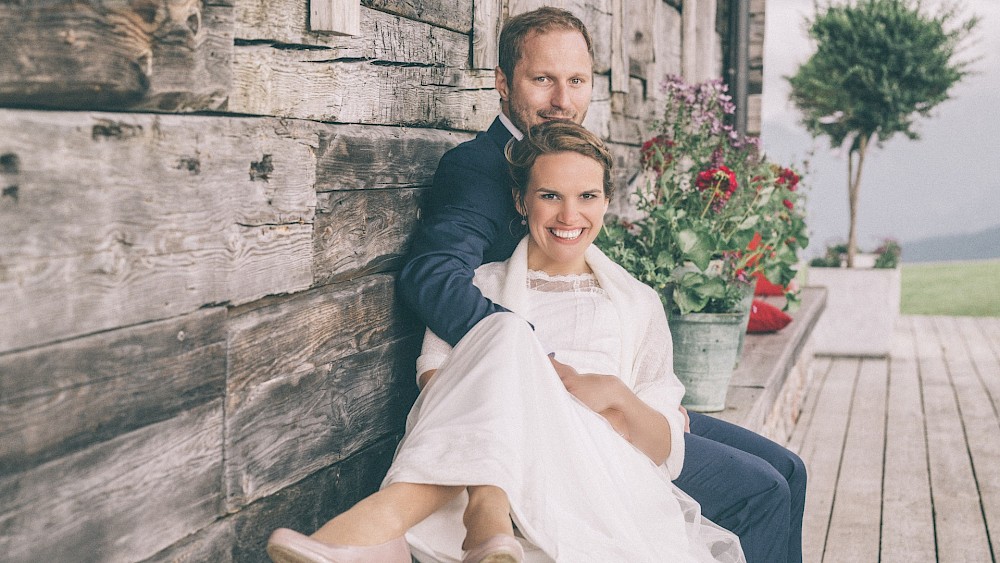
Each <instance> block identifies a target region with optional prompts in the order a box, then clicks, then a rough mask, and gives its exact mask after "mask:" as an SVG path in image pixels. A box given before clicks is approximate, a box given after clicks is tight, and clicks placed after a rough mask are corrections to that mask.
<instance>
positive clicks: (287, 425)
mask: <svg viewBox="0 0 1000 563" xmlns="http://www.w3.org/2000/svg"><path fill="white" fill-rule="evenodd" d="M421 337H422V335H421V334H419V333H416V332H415V333H413V334H411V335H410V336H407V337H404V338H403V339H401V340H398V341H395V342H390V343H386V344H383V345H381V346H378V347H376V348H373V349H371V350H367V351H365V352H361V353H358V354H355V355H352V356H349V357H346V358H343V359H340V360H336V361H334V362H330V363H328V364H324V365H319V366H317V367H316V368H314V369H312V370H310V371H308V372H300V373H295V374H290V375H285V376H277V377H274V378H272V379H270V380H268V381H267V382H266V383H265V384H262V385H258V386H256V387H254V388H253V389H252V390H250V393H248V394H246V396H245V397H244V398H243V400H242V401H241V402H240V403H239V404H238V405H236V406H235V408H231V409H230V410H229V411H228V412H227V415H226V416H227V420H226V427H227V431H226V457H227V463H226V479H227V483H228V490H229V499H228V503H229V507H230V509H231V510H233V509H236V508H237V507H238V506H240V505H243V504H246V503H248V502H252V501H254V500H256V499H259V498H261V497H264V496H267V495H270V494H273V493H275V492H277V491H279V490H281V489H282V488H284V487H286V486H288V485H290V484H292V483H295V482H297V481H299V480H301V479H302V478H304V477H306V476H308V475H310V474H312V473H314V472H316V471H319V470H321V469H322V468H324V467H326V466H328V465H332V464H334V463H338V462H340V461H342V460H344V459H347V458H348V457H350V456H351V455H353V454H354V453H356V452H358V451H360V450H362V449H363V448H365V447H366V446H368V445H369V444H371V443H373V442H375V441H377V440H378V439H380V438H383V437H385V436H387V435H395V434H399V433H401V432H402V430H403V423H404V420H405V417H406V413H407V412H408V411H409V407H410V405H411V404H412V402H413V399H414V398H415V397H416V383H415V380H414V364H415V362H416V358H417V354H418V353H419V347H420V342H421V340H422V338H421Z"/></svg>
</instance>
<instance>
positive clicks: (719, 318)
mask: <svg viewBox="0 0 1000 563" xmlns="http://www.w3.org/2000/svg"><path fill="white" fill-rule="evenodd" d="M669 324H670V336H671V338H672V339H673V343H674V373H676V374H677V378H678V379H680V380H681V383H683V384H684V387H685V389H686V392H685V394H684V400H683V401H682V404H683V405H684V406H685V407H687V408H688V409H690V410H693V411H698V412H716V411H721V410H723V409H725V408H726V391H727V390H728V388H729V380H730V379H731V378H732V376H733V366H734V365H735V364H736V351H737V349H738V348H739V341H740V333H742V332H744V331H745V330H746V321H745V320H744V318H743V313H690V314H687V315H678V316H672V317H671V318H670V319H669Z"/></svg>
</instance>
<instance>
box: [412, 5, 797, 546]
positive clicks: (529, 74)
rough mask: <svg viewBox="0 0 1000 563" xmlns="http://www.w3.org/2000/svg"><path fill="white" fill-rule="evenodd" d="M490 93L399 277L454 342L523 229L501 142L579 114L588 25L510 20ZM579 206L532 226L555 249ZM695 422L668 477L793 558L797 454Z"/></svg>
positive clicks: (748, 538) (576, 219)
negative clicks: (480, 279) (676, 470)
mask: <svg viewBox="0 0 1000 563" xmlns="http://www.w3.org/2000/svg"><path fill="white" fill-rule="evenodd" d="M496 89H497V92H498V93H499V94H500V105H501V113H500V115H499V116H497V118H496V119H495V120H494V121H493V123H492V125H490V128H489V129H488V130H487V131H484V132H482V133H480V134H479V135H478V136H477V137H476V138H475V139H473V140H471V141H468V142H466V143H462V144H461V145H459V146H457V147H455V148H454V149H452V150H451V151H449V152H448V153H446V154H445V155H444V156H443V157H442V158H441V162H440V163H439V164H438V169H437V172H436V173H435V175H434V185H433V188H432V190H431V196H430V201H429V202H428V205H427V206H426V208H425V210H424V211H425V216H424V219H423V220H422V222H421V225H420V227H419V229H418V231H417V234H416V237H415V238H414V241H413V246H412V248H411V250H410V255H409V258H408V260H407V264H406V265H405V266H404V268H403V270H402V272H401V273H400V277H399V284H398V287H399V290H400V293H401V295H402V297H403V299H404V300H405V302H406V303H407V304H408V305H409V306H410V307H412V308H413V309H414V310H415V311H416V312H417V314H418V315H419V316H420V319H421V320H422V321H423V322H424V323H425V324H426V325H427V326H428V327H429V328H430V329H431V330H432V331H433V332H434V333H435V334H437V335H438V336H439V337H441V339H443V340H445V341H446V342H448V344H450V345H452V346H455V345H456V344H457V343H458V341H459V340H461V339H462V337H463V336H465V334H466V333H467V332H468V331H469V330H470V329H471V328H472V327H473V326H475V325H476V323H478V322H479V321H480V320H482V319H483V318H485V317H486V316H488V315H491V314H493V313H496V312H500V311H506V310H507V309H505V308H504V307H503V306H502V305H503V304H500V303H494V302H492V301H490V300H488V299H486V298H485V297H484V296H483V295H482V293H481V292H480V291H479V289H477V288H476V287H475V286H474V285H473V284H472V279H473V274H474V272H475V270H476V268H478V267H479V266H480V265H482V264H484V263H488V262H498V261H502V260H506V259H507V258H509V257H510V255H511V253H512V252H513V251H514V248H515V247H516V246H517V244H518V242H520V240H521V239H522V238H523V237H524V235H525V234H526V233H527V230H526V224H525V222H523V219H522V215H521V214H520V213H518V210H517V209H516V207H515V204H514V199H513V197H512V195H511V189H510V183H509V181H508V178H509V172H508V166H507V161H506V159H505V158H504V146H505V145H506V144H507V142H508V141H509V140H510V139H511V138H512V137H513V138H516V139H518V140H520V139H521V138H522V132H523V131H528V130H529V129H530V128H531V127H532V126H533V125H536V124H538V123H541V122H543V121H545V120H551V119H565V120H571V121H574V122H576V123H582V122H583V119H584V117H585V116H586V114H587V108H588V107H589V105H590V98H591V92H592V89H593V43H592V41H591V38H590V35H589V33H588V32H587V29H586V27H585V26H584V25H583V23H582V22H581V21H580V20H579V19H578V18H576V17H575V16H573V15H572V14H570V13H569V12H566V11H564V10H560V9H556V8H541V9H538V10H534V11H532V12H526V13H524V14H520V15H517V16H515V17H513V18H511V19H510V20H509V21H508V22H507V23H506V24H505V25H504V28H503V30H502V31H501V34H500V54H499V66H498V67H497V69H496ZM557 195H558V194H557ZM540 196H542V197H548V196H547V195H546V194H540ZM544 201H545V200H544V199H542V200H539V202H533V204H535V203H540V202H544ZM543 204H544V203H543ZM581 209H582V208H566V207H562V208H561V210H557V211H554V212H553V213H552V214H551V216H549V217H547V218H546V220H547V222H545V223H544V224H543V223H538V224H535V225H532V228H533V229H543V230H545V231H547V232H548V234H550V235H551V237H550V238H548V239H546V237H545V236H542V237H541V239H542V240H549V241H550V242H551V243H552V250H553V251H554V252H558V248H559V244H560V242H559V241H560V240H566V242H567V243H568V244H572V241H573V239H574V236H575V237H580V236H582V235H583V232H584V231H585V230H587V229H591V228H592V227H595V228H599V225H592V223H593V221H589V220H588V219H587V214H586V213H582V212H581ZM560 214H562V216H560ZM578 231H579V233H578ZM590 234H592V233H590ZM543 344H544V343H543ZM553 366H554V367H555V368H556V371H557V372H558V373H559V375H560V377H565V374H566V373H567V370H568V371H569V372H572V373H575V371H574V370H572V367H570V366H566V365H563V364H560V363H559V362H557V361H555V360H553ZM690 426H691V432H690V433H686V434H684V444H683V447H684V452H685V454H684V465H683V469H682V471H681V473H680V476H679V477H678V478H677V479H676V480H675V484H677V486H678V487H680V488H681V489H682V490H683V491H684V492H686V493H687V494H689V495H691V496H692V497H693V498H694V499H695V500H697V501H698V502H699V503H700V504H701V506H702V512H703V514H704V515H705V517H707V518H709V519H710V520H712V521H713V522H715V523H716V524H719V525H720V526H722V527H724V528H727V529H729V530H730V531H732V532H735V533H736V534H737V535H739V537H740V541H741V543H742V545H743V549H744V552H745V554H746V557H747V561H748V562H750V563H756V562H767V563H776V562H782V561H788V562H790V563H799V562H800V561H801V559H802V554H801V549H802V540H801V530H802V511H803V508H804V505H805V486H806V473H805V466H804V465H803V464H802V461H801V460H800V459H799V458H798V456H796V455H795V454H793V453H792V452H789V451H788V450H786V449H785V448H783V447H781V446H779V445H778V444H775V443H773V442H771V441H769V440H767V439H765V438H763V437H761V436H759V435H757V434H754V433H753V432H750V431H748V430H746V429H743V428H740V427H738V426H735V425H732V424H729V423H726V422H723V421H719V420H717V419H714V418H712V417H709V416H705V415H699V414H697V413H692V414H691V420H690ZM581 494H582V495H585V494H586V491H581ZM472 495H475V491H472V490H470V496H472Z"/></svg>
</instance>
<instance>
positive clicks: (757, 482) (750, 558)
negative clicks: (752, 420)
mask: <svg viewBox="0 0 1000 563" xmlns="http://www.w3.org/2000/svg"><path fill="white" fill-rule="evenodd" d="M689 414H690V417H691V432H690V433H687V434H685V435H684V447H685V453H684V466H683V468H682V469H681V474H680V476H678V478H677V479H676V480H675V481H674V483H675V484H676V485H677V486H678V487H680V489H681V490H683V491H684V492H685V493H687V494H689V495H691V496H692V497H693V498H694V499H695V500H697V501H698V502H699V503H701V508H702V514H703V515H704V516H705V517H706V518H708V519H709V520H711V521H713V522H715V523H716V524H718V525H720V526H722V527H723V528H726V529H727V530H729V531H731V532H733V533H735V534H736V535H738V536H739V537H740V543H741V544H742V546H743V552H744V553H745V554H746V559H747V563H777V562H782V561H784V562H787V563H801V561H802V513H803V510H804V508H805V500H806V469H805V465H804V464H803V463H802V460H801V459H800V458H799V456H797V455H795V454H794V453H792V452H791V451H789V450H788V449H786V448H784V447H782V446H780V445H778V444H776V443H774V442H772V441H771V440H768V439H767V438H764V437H763V436H760V435H759V434H756V433H754V432H751V431H749V430H747V429H745V428H742V427H740V426H737V425H735V424H730V423H728V422H725V421H722V420H719V419H716V418H713V417H711V416H707V415H703V414H699V413H695V412H691V413H689Z"/></svg>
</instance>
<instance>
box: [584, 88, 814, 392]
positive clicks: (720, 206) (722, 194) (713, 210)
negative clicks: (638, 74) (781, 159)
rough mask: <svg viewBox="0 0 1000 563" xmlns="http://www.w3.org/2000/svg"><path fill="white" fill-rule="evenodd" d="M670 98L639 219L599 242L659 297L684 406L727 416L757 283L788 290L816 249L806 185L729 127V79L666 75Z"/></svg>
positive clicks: (648, 152)
mask: <svg viewBox="0 0 1000 563" xmlns="http://www.w3.org/2000/svg"><path fill="white" fill-rule="evenodd" d="M665 93H666V95H665V97H664V98H665V105H666V107H665V110H664V113H663V117H662V119H660V120H658V121H656V122H655V123H654V124H653V130H654V131H655V133H656V134H655V136H654V137H653V138H652V139H650V140H649V141H647V142H646V143H644V144H643V146H642V149H641V162H642V164H643V171H644V174H645V175H646V178H645V180H646V181H644V182H642V181H640V182H639V183H638V184H639V187H638V188H637V190H636V192H635V193H634V194H633V198H634V199H633V203H634V204H635V205H636V208H637V209H638V211H639V212H640V214H641V218H640V219H638V220H635V221H614V220H611V221H608V224H607V225H606V228H605V229H604V230H603V231H602V234H601V236H600V237H599V238H598V240H597V244H598V245H599V246H601V248H602V249H603V250H604V251H605V252H606V253H607V254H608V255H609V256H610V257H611V258H612V259H613V260H615V261H617V262H618V263H620V264H621V265H622V266H623V267H625V268H626V269H627V270H628V271H629V272H630V273H632V274H633V275H634V276H636V277H637V278H638V279H640V280H642V281H643V282H645V283H647V284H648V285H650V286H651V287H653V288H654V289H656V290H657V291H659V292H660V294H661V296H662V298H663V302H664V307H665V309H666V313H667V319H668V322H669V323H670V329H671V335H672V337H673V342H674V371H675V372H676V373H677V375H678V377H679V378H680V379H681V381H682V382H683V383H684V384H685V386H686V388H687V394H686V395H685V399H684V403H685V405H686V406H687V407H688V408H690V409H692V410H701V411H716V410H722V409H723V408H724V407H725V392H726V389H727V387H728V384H729V378H730V377H731V375H732V370H733V366H734V365H735V363H736V359H737V358H736V355H737V349H738V345H739V341H740V337H741V335H742V334H743V333H744V332H745V330H746V315H747V314H748V311H749V307H750V301H751V299H752V296H753V283H754V282H755V278H754V276H753V273H754V272H758V271H763V272H766V273H767V275H768V277H770V278H772V279H773V280H774V281H775V282H776V283H781V284H782V285H787V284H788V282H790V281H791V279H792V278H793V277H794V275H795V270H794V264H795V263H796V262H797V251H798V249H799V248H802V247H804V246H805V244H807V243H808V239H807V237H806V234H805V225H804V220H803V215H802V212H801V209H800V206H799V205H798V198H799V194H798V192H797V191H796V190H797V186H798V175H797V174H795V173H794V172H793V171H791V170H789V169H786V168H782V167H779V166H773V165H771V164H770V163H768V162H767V161H766V160H765V159H764V158H763V156H762V154H761V152H760V148H759V144H758V140H757V139H756V138H746V137H744V136H742V135H740V134H738V133H737V132H736V131H735V130H734V129H733V128H732V127H731V126H729V125H728V124H727V123H726V121H727V119H728V116H730V115H731V114H732V112H733V110H734V107H733V105H732V102H731V101H730V98H729V96H727V95H726V86H725V85H724V84H723V83H722V82H721V81H720V80H715V81H709V82H705V83H701V84H693V85H689V84H686V83H684V81H683V80H682V79H680V78H679V77H668V79H667V80H666V83H665ZM793 177H794V182H791V180H792V178H793ZM755 240H756V244H755V245H751V241H755Z"/></svg>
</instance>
